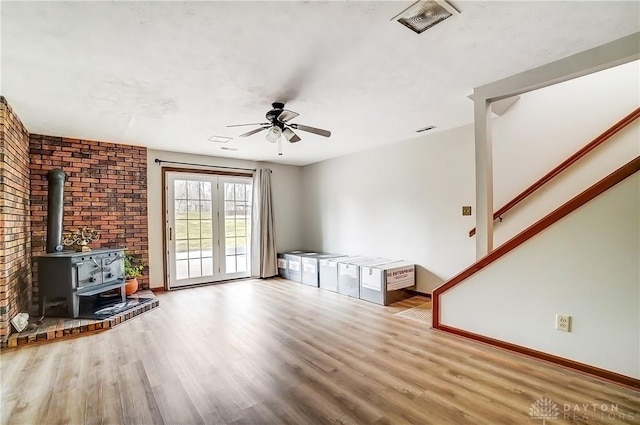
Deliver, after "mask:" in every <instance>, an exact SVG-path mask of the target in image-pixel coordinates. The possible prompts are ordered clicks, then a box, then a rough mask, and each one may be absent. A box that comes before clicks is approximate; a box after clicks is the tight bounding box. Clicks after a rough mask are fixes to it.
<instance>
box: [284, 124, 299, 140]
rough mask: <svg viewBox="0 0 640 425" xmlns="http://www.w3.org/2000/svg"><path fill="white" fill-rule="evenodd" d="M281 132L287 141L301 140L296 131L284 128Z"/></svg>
mask: <svg viewBox="0 0 640 425" xmlns="http://www.w3.org/2000/svg"><path fill="white" fill-rule="evenodd" d="M282 134H284V137H286V138H287V140H288V141H289V143H296V142H299V141H300V140H302V139H301V138H300V137H299V136H298V135H297V134H296V133H294V132H293V130H291V129H290V128H285V129H284V130H282Z"/></svg>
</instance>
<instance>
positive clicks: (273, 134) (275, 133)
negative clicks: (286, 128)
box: [267, 125, 282, 143]
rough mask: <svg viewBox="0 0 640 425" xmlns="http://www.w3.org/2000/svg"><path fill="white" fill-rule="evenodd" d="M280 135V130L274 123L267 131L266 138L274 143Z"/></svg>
mask: <svg viewBox="0 0 640 425" xmlns="http://www.w3.org/2000/svg"><path fill="white" fill-rule="evenodd" d="M280 136H282V130H281V129H280V127H278V126H275V125H274V126H273V127H271V128H270V129H269V132H268V133H267V140H268V141H270V142H271V143H275V142H277V141H278V140H279V139H280Z"/></svg>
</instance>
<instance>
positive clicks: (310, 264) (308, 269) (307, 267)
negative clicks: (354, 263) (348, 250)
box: [301, 254, 345, 288]
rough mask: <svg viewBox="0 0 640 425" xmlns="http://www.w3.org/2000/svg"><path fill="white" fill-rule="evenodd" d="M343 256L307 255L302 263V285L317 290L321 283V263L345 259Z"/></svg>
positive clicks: (302, 258)
mask: <svg viewBox="0 0 640 425" xmlns="http://www.w3.org/2000/svg"><path fill="white" fill-rule="evenodd" d="M344 257H345V256H344V255H341V254H317V255H305V256H304V257H301V262H302V283H303V284H305V285H309V286H315V287H316V288H317V287H318V286H319V283H320V267H319V262H320V261H322V260H329V259H331V258H344Z"/></svg>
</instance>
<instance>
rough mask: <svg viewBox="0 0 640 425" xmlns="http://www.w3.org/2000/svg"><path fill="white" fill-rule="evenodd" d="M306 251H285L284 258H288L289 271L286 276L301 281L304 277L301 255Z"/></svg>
mask: <svg viewBox="0 0 640 425" xmlns="http://www.w3.org/2000/svg"><path fill="white" fill-rule="evenodd" d="M304 253H305V251H289V252H285V253H284V259H285V260H287V271H286V273H285V277H286V278H287V279H289V280H294V281H296V282H300V280H301V279H302V272H301V269H302V268H301V264H300V255H302V254H304Z"/></svg>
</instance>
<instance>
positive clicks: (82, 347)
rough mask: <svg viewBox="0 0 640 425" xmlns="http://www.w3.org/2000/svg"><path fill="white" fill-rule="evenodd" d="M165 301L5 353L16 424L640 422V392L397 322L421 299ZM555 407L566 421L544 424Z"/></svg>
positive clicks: (231, 296)
mask: <svg viewBox="0 0 640 425" xmlns="http://www.w3.org/2000/svg"><path fill="white" fill-rule="evenodd" d="M159 298H160V308H158V309H156V310H154V311H151V312H149V313H146V314H144V315H142V316H140V317H139V318H136V319H134V320H132V321H131V322H127V323H125V324H123V325H121V326H119V327H117V328H115V329H113V330H109V331H106V332H102V333H99V334H95V335H89V336H84V337H80V338H75V339H71V340H67V341H59V342H53V343H50V344H43V345H37V346H34V347H26V348H22V349H16V350H10V351H7V352H5V353H3V354H2V355H1V357H0V360H1V369H0V371H1V374H2V376H1V382H2V400H1V402H2V404H1V409H2V411H1V420H2V423H3V424H47V425H48V424H234V425H240V424H250V425H255V424H296V425H297V424H438V425H447V424H455V425H464V424H474V425H475V424H508V425H512V424H542V423H543V422H542V416H545V415H546V418H547V420H546V423H547V424H549V425H555V424H566V423H582V424H609V423H611V424H618V423H629V424H640V393H638V392H635V391H633V390H631V389H627V388H624V387H621V386H617V385H614V384H611V383H607V382H604V381H601V380H598V379H595V378H591V377H588V376H585V375H581V374H578V373H574V372H572V371H569V370H566V369H563V368H560V367H556V366H554V365H550V364H546V363H542V362H538V361H536V360H533V359H529V358H526V357H523V356H519V355H515V354H512V353H508V352H505V351H501V350H498V349H494V348H491V347H488V346H485V345H481V344H478V343H475V342H472V341H467V340H464V339H460V338H457V337H454V336H450V335H447V334H443V333H441V332H438V331H433V330H430V329H427V328H426V326H424V325H422V324H420V323H416V322H414V321H411V320H406V319H402V318H400V317H396V316H393V314H394V313H397V312H398V311H401V310H402V309H404V308H408V307H413V306H415V305H417V304H420V303H421V302H424V300H421V299H412V300H408V301H405V302H403V303H401V305H397V304H396V305H395V306H391V307H382V306H378V305H374V304H370V303H367V302H364V301H360V300H355V299H350V298H347V297H344V296H341V295H338V294H334V293H330V292H325V291H322V290H319V289H317V288H310V287H306V286H302V285H300V284H296V283H293V282H289V281H285V280H281V279H272V280H267V281H244V282H235V283H229V284H223V285H214V286H206V287H200V288H193V289H185V290H181V291H175V292H170V293H165V294H161V295H160V296H159ZM541 398H545V399H549V400H551V401H552V402H553V403H556V405H555V406H556V407H557V417H555V415H556V411H555V410H553V409H551V410H549V409H547V410H544V409H542V410H538V411H537V413H538V416H537V417H531V416H530V412H531V411H530V408H531V405H532V403H535V402H536V401H537V400H539V399H541ZM567 405H568V406H570V411H569V412H566V409H567V407H566V406H567ZM585 405H587V406H585ZM596 406H597V407H596ZM552 407H553V405H552ZM576 407H577V408H578V410H576ZM605 408H606V409H605ZM533 413H535V412H533ZM554 417H555V419H554Z"/></svg>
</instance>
